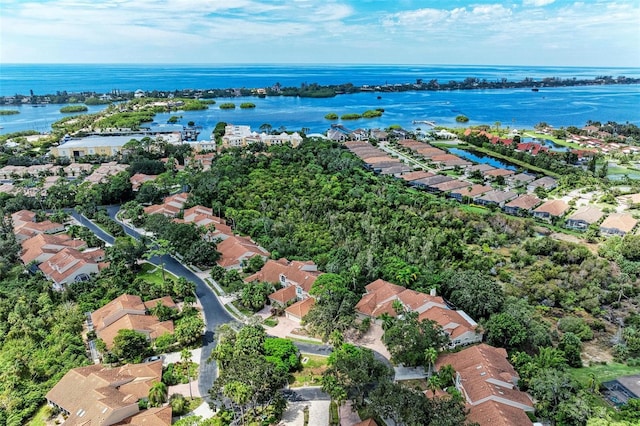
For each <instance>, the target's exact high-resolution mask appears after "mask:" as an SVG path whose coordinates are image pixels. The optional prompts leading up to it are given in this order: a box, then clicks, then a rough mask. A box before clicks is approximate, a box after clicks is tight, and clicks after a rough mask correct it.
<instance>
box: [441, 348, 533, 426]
mask: <svg viewBox="0 0 640 426" xmlns="http://www.w3.org/2000/svg"><path fill="white" fill-rule="evenodd" d="M445 365H451V366H452V367H453V368H454V370H455V371H456V378H455V386H456V389H458V391H460V393H461V394H462V396H463V398H464V399H465V401H466V403H467V405H468V407H469V408H470V411H471V414H470V417H472V416H476V418H478V419H483V418H485V417H484V416H485V415H486V414H488V413H490V412H493V414H496V413H495V408H498V411H500V410H501V409H503V408H504V413H503V414H500V416H499V417H496V418H495V419H494V420H492V421H495V422H496V424H508V425H518V426H520V425H527V424H529V425H530V424H531V421H530V420H529V418H528V417H527V416H526V414H525V413H524V411H534V408H533V401H532V400H531V397H529V395H527V394H526V393H525V392H522V391H520V390H518V388H517V383H518V380H519V377H518V373H516V371H515V369H514V368H513V366H512V365H511V364H509V361H508V358H507V351H506V350H505V349H503V348H494V347H492V346H489V345H487V344H485V343H481V344H479V345H476V346H471V347H468V348H465V349H463V350H461V351H460V352H457V353H448V354H443V355H440V357H438V360H437V361H436V369H437V370H439V369H440V368H442V367H443V366H445ZM488 402H491V403H495V404H499V405H498V406H496V407H491V406H489V405H483V404H486V403H488ZM506 407H511V408H506ZM512 408H514V409H517V410H520V411H522V415H519V414H516V411H515V410H512ZM476 410H477V414H474V411H476ZM503 416H504V417H506V418H507V420H500V418H501V417H503ZM500 421H501V422H502V423H499V422H500ZM505 421H506V423H505ZM509 421H512V422H509ZM513 421H515V422H513ZM480 424H487V423H486V420H484V421H483V422H482V423H480ZM490 424H493V423H490Z"/></svg>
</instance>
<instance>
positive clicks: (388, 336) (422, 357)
mask: <svg viewBox="0 0 640 426" xmlns="http://www.w3.org/2000/svg"><path fill="white" fill-rule="evenodd" d="M417 316H418V315H417V313H414V312H408V313H406V314H405V315H404V318H402V319H398V320H396V321H395V322H394V324H393V326H392V327H391V328H389V329H388V330H386V331H385V332H384V335H383V337H382V340H383V342H384V344H385V345H386V347H387V349H389V352H390V353H391V357H392V359H393V360H394V361H395V362H397V363H401V364H403V365H404V366H406V367H417V366H424V365H429V362H427V360H426V355H427V354H431V353H432V352H431V351H428V350H429V349H430V348H432V349H434V350H436V352H437V351H438V350H439V349H441V348H442V347H444V346H445V345H446V344H447V343H448V340H449V339H448V337H447V336H446V335H445V334H444V332H443V331H442V327H440V326H439V325H438V324H437V323H436V322H434V321H430V320H423V321H418V318H417Z"/></svg>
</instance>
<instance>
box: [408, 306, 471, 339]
mask: <svg viewBox="0 0 640 426" xmlns="http://www.w3.org/2000/svg"><path fill="white" fill-rule="evenodd" d="M418 320H419V321H423V320H431V321H435V322H436V323H437V324H438V325H440V326H441V327H442V330H444V332H445V333H446V334H447V336H448V337H449V348H452V349H453V348H455V347H458V346H464V345H470V344H472V343H480V342H482V333H481V332H480V329H479V328H478V323H476V322H475V321H474V320H473V319H471V317H470V316H469V315H467V314H466V313H465V312H464V311H460V310H457V311H454V310H453V309H449V308H443V307H441V306H433V307H431V308H429V309H427V310H426V311H424V312H422V313H421V314H420V315H419V316H418Z"/></svg>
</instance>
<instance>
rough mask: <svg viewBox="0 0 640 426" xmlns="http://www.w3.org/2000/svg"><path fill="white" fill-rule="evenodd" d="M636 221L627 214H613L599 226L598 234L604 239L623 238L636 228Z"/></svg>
mask: <svg viewBox="0 0 640 426" xmlns="http://www.w3.org/2000/svg"><path fill="white" fill-rule="evenodd" d="M637 224H638V220H637V219H635V218H634V217H633V216H631V215H630V214H629V213H613V214H611V215H609V216H608V217H607V218H606V219H605V220H604V221H603V222H602V223H601V224H600V233H601V234H602V235H604V236H606V237H610V236H613V235H619V236H621V237H624V236H625V235H627V234H628V233H630V232H631V231H633V228H635V227H636V225H637Z"/></svg>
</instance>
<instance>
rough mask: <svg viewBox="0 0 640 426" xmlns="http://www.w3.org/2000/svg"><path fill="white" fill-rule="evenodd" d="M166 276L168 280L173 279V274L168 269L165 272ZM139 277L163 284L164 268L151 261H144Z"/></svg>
mask: <svg viewBox="0 0 640 426" xmlns="http://www.w3.org/2000/svg"><path fill="white" fill-rule="evenodd" d="M164 276H165V279H167V280H173V275H171V274H170V273H169V272H167V271H166V270H165V272H164ZM138 277H140V278H142V279H143V280H145V281H147V282H150V283H154V284H162V270H161V269H160V267H159V266H156V265H153V264H151V263H144V264H143V265H142V268H141V271H140V273H138Z"/></svg>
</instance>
